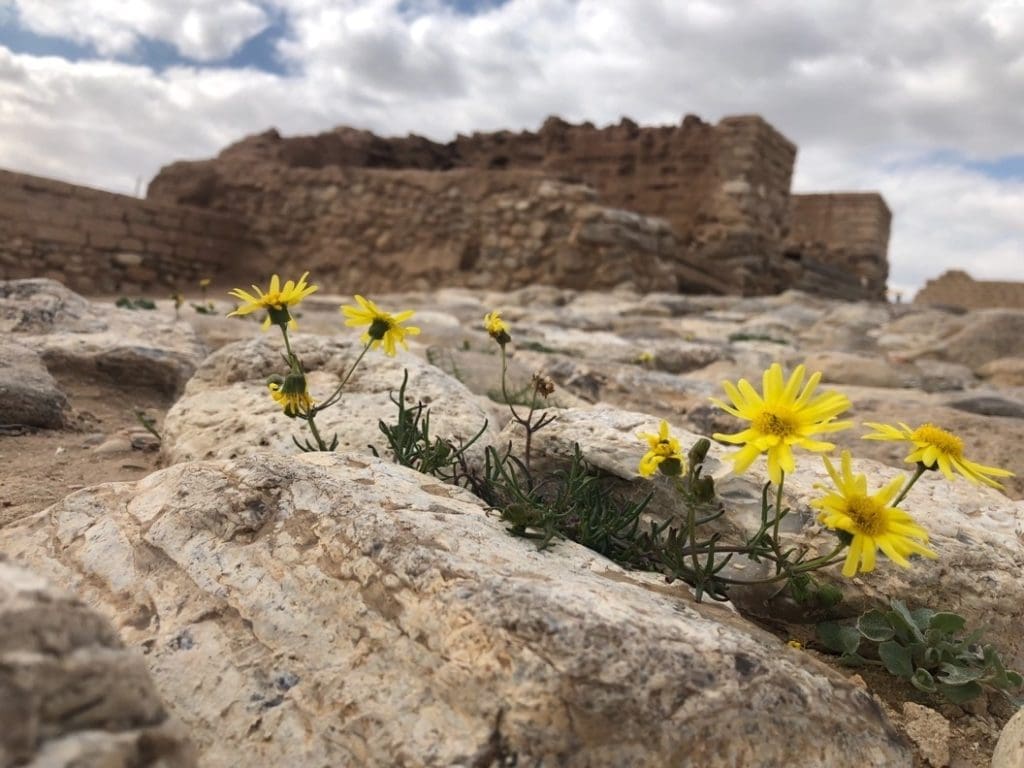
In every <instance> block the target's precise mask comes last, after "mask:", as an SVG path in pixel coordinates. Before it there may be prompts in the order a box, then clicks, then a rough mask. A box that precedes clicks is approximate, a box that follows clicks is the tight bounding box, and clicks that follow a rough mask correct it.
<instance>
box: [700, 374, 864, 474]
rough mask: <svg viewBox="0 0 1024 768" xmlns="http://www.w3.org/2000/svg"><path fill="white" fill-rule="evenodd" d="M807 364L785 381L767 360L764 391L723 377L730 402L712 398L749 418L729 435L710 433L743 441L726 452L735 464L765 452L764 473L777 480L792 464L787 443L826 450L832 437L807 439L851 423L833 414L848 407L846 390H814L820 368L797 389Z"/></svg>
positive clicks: (741, 467)
mask: <svg viewBox="0 0 1024 768" xmlns="http://www.w3.org/2000/svg"><path fill="white" fill-rule="evenodd" d="M805 373H806V369H805V368H804V366H802V365H798V366H797V367H796V369H795V370H794V371H793V373H792V375H791V376H790V377H789V380H788V381H784V380H783V377H782V366H781V365H779V364H778V363H772V365H771V367H769V368H768V370H766V371H765V372H764V375H763V377H762V385H763V391H764V395H763V397H762V396H761V395H759V394H758V393H757V391H756V390H755V389H754V388H753V387H752V386H751V385H750V382H748V381H747V380H746V379H740V380H739V381H738V382H737V383H736V384H735V385H733V384H732V383H731V382H729V381H723V382H722V386H723V387H724V388H725V392H726V394H727V395H728V396H729V399H730V400H731V401H732V405H729V404H727V403H724V402H722V401H721V400H718V399H716V398H711V402H713V403H714V404H715V405H717V406H718V407H719V408H721V409H722V410H724V411H726V412H728V413H731V414H732V415H733V416H736V417H738V418H741V419H746V420H748V421H749V422H750V427H749V428H747V429H745V430H743V431H742V432H737V433H736V434H733V435H724V434H720V433H716V434H715V435H714V438H715V439H716V440H722V441H724V442H726V443H733V444H736V445H742V446H743V448H741V449H740V450H739V451H737V452H735V453H733V454H732V455H730V456H727V457H726V458H729V459H732V461H733V463H734V470H735V471H736V472H737V473H739V472H743V471H745V470H746V469H747V467H749V466H750V465H751V463H752V462H753V461H754V459H756V458H757V457H758V456H760V455H761V454H762V453H767V454H768V476H769V478H771V481H772V482H773V483H775V484H778V483H779V482H781V480H782V473H783V472H787V473H788V472H792V471H793V470H794V469H796V462H795V460H794V458H793V451H792V446H794V445H798V446H800V447H801V448H804V449H806V450H808V451H816V452H823V451H831V450H832V449H833V448H835V445H833V444H832V443H826V442H822V441H819V440H813V439H811V437H812V435H816V434H818V433H820V432H836V431H837V430H840V429H846V428H847V427H850V426H851V425H852V424H853V422H850V421H835V419H836V417H837V416H838V415H839V414H840V413H842V412H843V411H845V410H846V409H847V408H849V407H850V400H849V398H847V397H846V396H845V395H840V394H838V393H835V392H823V393H821V394H819V395H817V396H815V394H814V390H815V388H816V387H817V386H818V382H819V381H820V380H821V373H820V372H819V373H814V374H812V375H811V377H810V378H809V379H808V380H807V384H806V385H805V386H804V387H803V389H802V390H801V389H800V387H801V385H802V384H803V382H804V375H805Z"/></svg>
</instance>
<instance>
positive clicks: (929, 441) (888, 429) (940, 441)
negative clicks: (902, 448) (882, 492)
mask: <svg viewBox="0 0 1024 768" xmlns="http://www.w3.org/2000/svg"><path fill="white" fill-rule="evenodd" d="M864 426H865V427H871V429H873V430H875V431H874V432H872V433H871V434H870V435H864V439H865V440H895V441H898V442H908V443H911V444H912V445H913V446H914V449H913V450H912V451H911V452H910V455H909V456H907V458H906V460H907V461H909V462H910V463H912V464H916V463H918V462H920V463H921V464H923V465H924V466H926V467H928V468H929V469H935V468H936V466H938V468H939V469H940V470H942V474H944V475H945V476H946V477H947V478H948V479H949V480H952V479H953V470H954V469H955V470H956V471H957V472H959V473H960V474H961V475H963V476H964V477H966V478H967V479H968V480H970V481H971V482H972V483H984V484H985V485H989V486H992V487H993V488H1002V487H1003V486H1002V484H1000V483H999V482H997V481H995V480H993V479H992V477H1013V472H1010V471H1008V470H1005V469H999V468H998V467H986V466H983V465H982V464H976V463H975V462H973V461H970V460H969V459H967V458H965V457H964V443H963V441H962V440H961V439H960V438H959V437H957V436H956V435H954V434H952V433H951V432H947V431H946V430H944V429H940V428H939V427H936V426H935V425H934V424H922V425H921V426H920V427H918V428H917V429H911V428H910V427H908V426H907V425H906V424H903V423H902V422H901V423H900V429H897V428H896V427H893V426H890V425H888V424H877V423H873V422H866V423H865V424H864ZM901 430H902V431H901ZM989 475H991V476H992V477H989Z"/></svg>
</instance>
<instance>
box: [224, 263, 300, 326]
mask: <svg viewBox="0 0 1024 768" xmlns="http://www.w3.org/2000/svg"><path fill="white" fill-rule="evenodd" d="M308 274H309V272H303V273H302V277H300V278H299V281H298V282H297V283H296V282H294V281H292V280H289V281H288V282H287V283H285V284H284V288H282V287H281V280H280V278H279V277H278V276H277V275H274V276H273V277H271V278H270V287H269V288H267V292H266V293H264V292H263V290H262V289H261V288H260V287H259V286H256V285H254V286H253V290H255V291H256V295H255V296H254V295H252V294H251V293H249V292H247V291H243V290H242V289H241V288H235V289H233V290H231V291H228V293H229V294H230V295H231V296H234V297H235V298H236V299H239V300H241V301H244V302H245V303H244V304H243V305H242V306H240V307H238V308H237V309H236V310H235V311H234V312H228V317H241V316H242V315H248V314H250V313H251V312H256V311H258V310H261V309H265V310H267V317H266V319H265V320H264V321H263V330H267V328H269V327H270V326H271V324H273V325H280V326H285V325H289V326H291V327H292V328H294V327H295V325H296V323H295V320H294V319H293V318H292V316H291V315H290V314H289V313H288V307H289V306H293V305H295V304H298V303H299V302H300V301H302V300H303V299H304V298H306V297H307V296H309V295H310V294H311V293H313V292H314V291H315V290H316V289H317V286H315V285H306V276H307V275H308Z"/></svg>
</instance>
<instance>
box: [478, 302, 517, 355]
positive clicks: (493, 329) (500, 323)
mask: <svg viewBox="0 0 1024 768" xmlns="http://www.w3.org/2000/svg"><path fill="white" fill-rule="evenodd" d="M484 330H485V331H487V333H488V334H490V337H491V338H492V339H494V340H495V341H496V342H498V344H500V345H501V346H503V347H504V346H505V345H506V344H508V343H509V342H510V341H512V337H511V336H510V335H509V332H508V331H509V328H508V323H506V322H505V321H504V320H502V319H501V312H499V311H497V310H495V311H493V312H488V313H487V314H486V315H484Z"/></svg>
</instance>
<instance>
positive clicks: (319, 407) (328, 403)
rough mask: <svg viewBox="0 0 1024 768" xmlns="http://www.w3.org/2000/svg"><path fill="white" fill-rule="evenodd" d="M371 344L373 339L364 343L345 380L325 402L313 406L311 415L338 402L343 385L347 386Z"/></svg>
mask: <svg viewBox="0 0 1024 768" xmlns="http://www.w3.org/2000/svg"><path fill="white" fill-rule="evenodd" d="M371 344H373V339H371V340H370V341H368V342H366V346H364V347H363V351H362V352H360V353H359V357H357V358H356V360H355V362H354V363H352V367H351V368H349V369H348V373H346V374H345V378H343V379H342V380H341V383H340V384H339V385H338V386H337V388H336V389H335V390H334V391H333V392H332V393H331V394H330V397H328V398H327V399H326V400H324V402H322V403H320V404H319V405H317V406H315V407H314V408H313V410H312V413H319V412H320V411H322V410H324V409H325V408H330V407H331V406H332V405H334V404H335V403H336V402H338V400H339V399H340V397H341V392H342V390H343V389H345V385H346V384H348V380H349V379H350V378H352V374H353V373H354V372H355V370H356V366H357V365H359V363H360V361H361V360H362V359H363V357H365V355H366V353H367V352H368V351H369V349H370V345H371Z"/></svg>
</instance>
